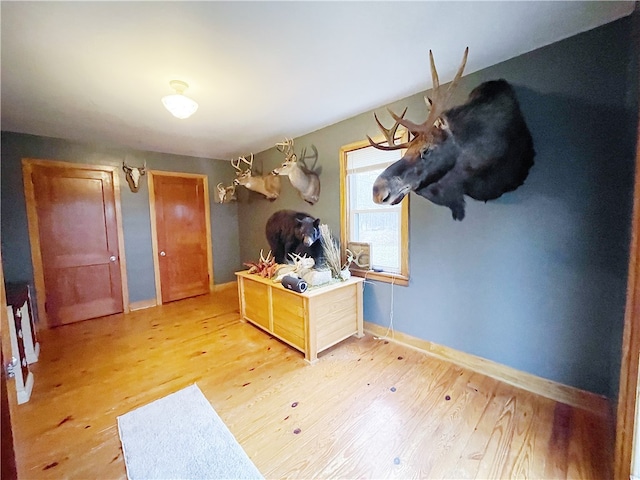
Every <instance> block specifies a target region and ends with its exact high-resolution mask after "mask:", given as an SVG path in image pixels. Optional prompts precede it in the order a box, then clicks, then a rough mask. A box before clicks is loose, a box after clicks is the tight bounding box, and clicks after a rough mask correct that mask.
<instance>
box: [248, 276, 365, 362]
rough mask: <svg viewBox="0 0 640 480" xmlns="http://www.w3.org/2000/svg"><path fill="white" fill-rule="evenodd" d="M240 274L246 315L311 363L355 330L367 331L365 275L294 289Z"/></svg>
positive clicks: (268, 280) (353, 333) (361, 332)
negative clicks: (364, 305) (298, 351)
mask: <svg viewBox="0 0 640 480" xmlns="http://www.w3.org/2000/svg"><path fill="white" fill-rule="evenodd" d="M236 276H237V277H238V297H239V299H240V314H241V315H242V318H243V319H244V320H247V321H249V322H251V323H252V324H254V325H256V326H257V327H259V328H261V329H263V330H265V331H267V332H269V333H270V334H271V335H273V336H274V337H277V338H279V339H280V340H282V341H283V342H285V343H287V344H289V345H291V346H292V347H294V348H295V349H297V350H300V351H301V352H302V353H304V358H305V360H306V361H307V362H309V363H315V362H316V361H317V360H318V353H319V352H322V351H323V350H326V349H327V348H329V347H331V346H333V345H335V344H336V343H339V342H341V341H342V340H344V339H346V338H348V337H350V336H352V335H355V336H356V337H357V338H362V337H363V336H364V333H363V316H362V285H363V282H364V279H363V278H360V277H352V278H350V279H349V280H346V281H344V282H336V283H331V284H330V285H327V286H324V287H317V288H312V289H309V290H307V291H306V292H304V293H296V292H293V291H291V290H287V289H286V288H284V287H283V286H282V285H281V284H280V283H279V282H274V281H273V280H271V279H268V278H262V277H261V276H259V275H255V274H250V273H248V272H247V271H246V270H245V271H242V272H236Z"/></svg>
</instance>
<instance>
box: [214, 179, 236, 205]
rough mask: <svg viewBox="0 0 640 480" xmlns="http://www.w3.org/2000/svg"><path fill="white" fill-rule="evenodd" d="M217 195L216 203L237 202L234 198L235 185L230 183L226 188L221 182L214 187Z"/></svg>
mask: <svg viewBox="0 0 640 480" xmlns="http://www.w3.org/2000/svg"><path fill="white" fill-rule="evenodd" d="M216 189H217V194H218V203H230V202H235V201H236V200H237V197H236V184H235V183H231V185H229V186H228V187H225V186H224V185H223V183H222V182H220V183H219V184H218V185H216Z"/></svg>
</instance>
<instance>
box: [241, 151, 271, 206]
mask: <svg viewBox="0 0 640 480" xmlns="http://www.w3.org/2000/svg"><path fill="white" fill-rule="evenodd" d="M240 162H242V163H244V164H246V165H248V168H247V169H246V170H242V168H241V167H240ZM231 165H232V166H233V168H235V169H236V178H235V180H234V181H233V183H234V185H242V186H243V187H245V188H247V189H249V190H253V191H254V192H258V193H261V194H262V195H264V196H265V197H267V198H268V199H269V200H275V199H276V198H278V197H279V196H280V178H279V177H278V176H277V175H275V174H273V173H269V174H267V175H263V176H261V177H254V176H253V174H252V173H251V168H252V167H253V153H252V154H251V160H247V159H246V158H245V157H238V159H237V160H235V161H234V160H231Z"/></svg>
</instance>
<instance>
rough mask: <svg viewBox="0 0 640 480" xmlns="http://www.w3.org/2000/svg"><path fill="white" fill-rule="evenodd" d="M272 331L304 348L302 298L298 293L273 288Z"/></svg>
mask: <svg viewBox="0 0 640 480" xmlns="http://www.w3.org/2000/svg"><path fill="white" fill-rule="evenodd" d="M272 300H273V312H274V318H273V333H275V334H276V335H278V336H279V337H281V338H283V339H284V340H286V341H288V342H291V343H292V344H293V345H295V346H296V347H298V348H300V349H304V347H305V345H304V339H305V332H304V300H303V299H302V297H300V296H299V295H295V294H292V293H289V292H285V291H282V290H278V289H276V288H274V289H273V299H272Z"/></svg>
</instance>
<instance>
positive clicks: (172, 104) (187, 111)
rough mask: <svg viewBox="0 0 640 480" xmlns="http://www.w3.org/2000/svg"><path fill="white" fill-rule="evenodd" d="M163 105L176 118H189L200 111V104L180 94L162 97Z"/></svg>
mask: <svg viewBox="0 0 640 480" xmlns="http://www.w3.org/2000/svg"><path fill="white" fill-rule="evenodd" d="M162 103H163V105H164V106H165V108H166V109H167V110H169V112H171V114H172V115H173V116H174V117H178V118H182V119H185V118H189V117H190V116H191V115H193V114H194V113H195V111H196V110H198V104H197V103H196V102H195V101H194V100H192V99H190V98H189V97H186V96H184V95H182V94H180V93H175V94H173V95H167V96H166V97H162Z"/></svg>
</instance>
